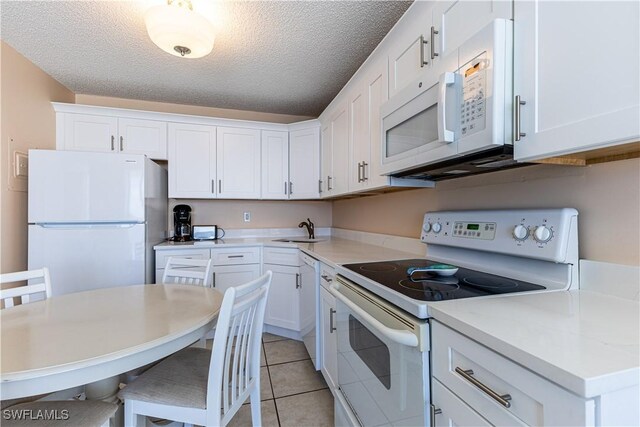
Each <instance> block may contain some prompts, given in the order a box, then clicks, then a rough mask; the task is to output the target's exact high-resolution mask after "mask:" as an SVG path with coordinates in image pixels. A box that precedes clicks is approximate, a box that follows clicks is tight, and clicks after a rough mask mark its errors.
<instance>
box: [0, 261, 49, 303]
mask: <svg viewBox="0 0 640 427" xmlns="http://www.w3.org/2000/svg"><path fill="white" fill-rule="evenodd" d="M27 280H28V281H31V283H28V284H26V285H23V286H18V287H15V288H9V289H1V290H0V302H2V303H4V308H9V307H13V305H14V300H13V299H14V298H17V297H19V298H20V303H21V304H28V303H29V302H30V301H31V296H32V295H34V294H38V293H43V294H44V297H45V298H49V297H51V279H49V269H47V268H46V267H45V268H41V269H39V270H29V271H18V272H16V273H6V274H0V285H4V284H6V283H16V282H23V281H27Z"/></svg>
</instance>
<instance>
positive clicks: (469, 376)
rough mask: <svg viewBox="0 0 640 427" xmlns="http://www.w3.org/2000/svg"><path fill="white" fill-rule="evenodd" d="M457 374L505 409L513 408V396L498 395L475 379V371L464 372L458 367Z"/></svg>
mask: <svg viewBox="0 0 640 427" xmlns="http://www.w3.org/2000/svg"><path fill="white" fill-rule="evenodd" d="M456 372H457V373H458V374H460V376H462V378H464V379H465V380H467V381H469V382H470V383H471V384H473V385H474V386H476V387H478V388H479V389H480V390H482V391H483V392H485V393H486V394H488V395H489V396H490V397H491V398H492V399H493V400H495V401H496V402H498V403H499V404H501V405H502V406H504V407H505V408H510V407H511V402H509V401H510V400H511V395H510V394H502V395H500V394H498V393H496V392H495V391H493V390H491V389H490V388H489V387H487V386H486V385H484V384H482V383H481V382H480V381H478V380H477V379H475V378H474V377H473V370H471V369H467V370H464V369H462V368H460V367H456Z"/></svg>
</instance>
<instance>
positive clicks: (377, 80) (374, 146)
mask: <svg viewBox="0 0 640 427" xmlns="http://www.w3.org/2000/svg"><path fill="white" fill-rule="evenodd" d="M387 75H388V73H387V63H386V61H380V62H378V63H377V65H374V66H372V67H371V70H370V71H369V73H368V74H367V76H366V79H365V83H366V91H367V112H366V114H367V119H368V120H367V128H368V133H367V135H368V141H367V142H368V146H369V160H367V162H366V164H365V165H364V169H363V175H364V180H365V181H364V184H365V187H366V188H375V187H382V186H384V185H387V184H388V183H389V177H387V176H385V175H380V167H381V165H382V134H381V132H382V129H381V124H382V122H381V118H380V106H381V105H382V104H383V103H384V102H385V101H386V100H387V99H388V86H387Z"/></svg>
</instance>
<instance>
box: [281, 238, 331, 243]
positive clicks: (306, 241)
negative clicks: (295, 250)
mask: <svg viewBox="0 0 640 427" xmlns="http://www.w3.org/2000/svg"><path fill="white" fill-rule="evenodd" d="M273 241H274V242H285V243H317V242H322V241H323V240H321V239H305V238H299V239H273Z"/></svg>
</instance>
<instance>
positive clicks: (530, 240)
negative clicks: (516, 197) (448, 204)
mask: <svg viewBox="0 0 640 427" xmlns="http://www.w3.org/2000/svg"><path fill="white" fill-rule="evenodd" d="M577 217H578V211H576V210H575V209H571V208H563V209H526V210H524V209H522V210H521V209H517V210H479V211H441V212H428V213H426V214H425V215H424V220H423V224H422V233H421V236H420V239H421V240H422V242H424V243H427V244H432V245H444V246H455V247H459V248H466V249H473V250H478V251H486V252H497V253H503V254H507V255H514V256H521V257H528V258H536V259H544V260H549V261H554V262H563V260H564V258H565V256H566V253H567V250H568V249H575V250H576V251H577V232H578V231H577ZM569 245H575V246H576V247H575V248H570V247H569Z"/></svg>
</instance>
